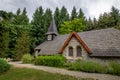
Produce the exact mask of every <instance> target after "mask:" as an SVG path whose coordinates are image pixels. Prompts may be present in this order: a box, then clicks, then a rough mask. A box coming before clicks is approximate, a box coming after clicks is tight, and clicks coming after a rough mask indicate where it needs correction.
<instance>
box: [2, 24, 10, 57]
mask: <svg viewBox="0 0 120 80" xmlns="http://www.w3.org/2000/svg"><path fill="white" fill-rule="evenodd" d="M8 46H9V34H8V28H7V27H6V26H5V25H4V24H2V23H1V22H0V57H6V53H7V51H8Z"/></svg>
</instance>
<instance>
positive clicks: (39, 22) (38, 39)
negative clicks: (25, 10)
mask: <svg viewBox="0 0 120 80" xmlns="http://www.w3.org/2000/svg"><path fill="white" fill-rule="evenodd" d="M31 23H32V25H33V26H32V30H31V36H32V38H33V41H32V42H33V47H35V46H37V45H39V44H40V43H42V42H43V41H44V40H45V29H46V28H45V26H44V11H43V8H42V6H40V7H39V8H37V9H36V11H35V13H34V14H33V20H32V22H31Z"/></svg>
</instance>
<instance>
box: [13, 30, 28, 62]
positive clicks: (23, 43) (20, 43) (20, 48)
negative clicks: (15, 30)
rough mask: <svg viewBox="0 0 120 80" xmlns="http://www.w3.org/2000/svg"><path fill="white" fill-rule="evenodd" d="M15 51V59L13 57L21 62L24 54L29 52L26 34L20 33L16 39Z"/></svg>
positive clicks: (24, 32)
mask: <svg viewBox="0 0 120 80" xmlns="http://www.w3.org/2000/svg"><path fill="white" fill-rule="evenodd" d="M15 51H16V57H15V59H16V60H21V58H22V56H23V55H24V54H27V53H29V52H30V40H29V34H28V32H26V31H21V35H20V37H19V38H18V39H17V43H16V45H15Z"/></svg>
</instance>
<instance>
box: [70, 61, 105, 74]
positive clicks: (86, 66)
mask: <svg viewBox="0 0 120 80" xmlns="http://www.w3.org/2000/svg"><path fill="white" fill-rule="evenodd" d="M68 69H70V70H77V71H84V72H97V73H105V66H102V64H100V63H96V62H91V61H77V62H75V63H72V65H71V66H70V67H69V68H68Z"/></svg>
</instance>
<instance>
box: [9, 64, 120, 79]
mask: <svg viewBox="0 0 120 80" xmlns="http://www.w3.org/2000/svg"><path fill="white" fill-rule="evenodd" d="M10 64H12V65H13V66H14V67H20V68H23V67H24V68H33V69H38V70H43V71H46V72H50V73H60V74H63V75H70V76H75V77H81V78H94V79H98V80H120V76H114V75H108V74H98V73H85V72H77V71H69V70H66V69H60V68H53V67H46V66H35V65H33V64H21V63H20V62H10Z"/></svg>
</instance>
